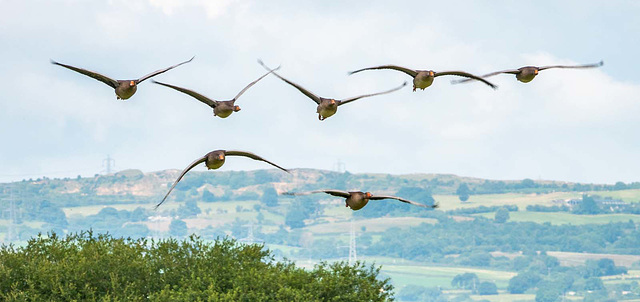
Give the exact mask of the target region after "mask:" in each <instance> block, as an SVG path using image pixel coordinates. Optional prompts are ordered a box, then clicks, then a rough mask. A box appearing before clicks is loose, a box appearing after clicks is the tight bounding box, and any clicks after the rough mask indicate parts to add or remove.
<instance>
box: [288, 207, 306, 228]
mask: <svg viewBox="0 0 640 302" xmlns="http://www.w3.org/2000/svg"><path fill="white" fill-rule="evenodd" d="M305 219H306V217H305V212H304V209H302V208H301V207H293V206H292V207H290V208H289V212H287V215H286V216H285V217H284V224H286V225H287V226H289V227H290V228H292V229H298V228H302V227H304V220H305Z"/></svg>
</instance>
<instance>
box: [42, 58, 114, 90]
mask: <svg viewBox="0 0 640 302" xmlns="http://www.w3.org/2000/svg"><path fill="white" fill-rule="evenodd" d="M51 64H55V65H59V66H62V67H64V68H68V69H71V70H73V71H75V72H79V73H81V74H84V75H86V76H89V77H92V78H94V79H96V80H98V81H100V82H102V83H105V84H107V85H109V86H111V87H112V88H114V89H115V88H116V87H118V81H116V80H114V79H112V78H110V77H108V76H105V75H101V74H99V73H97V72H93V71H91V70H86V69H82V68H78V67H73V66H71V65H66V64H62V63H58V62H56V61H54V60H51Z"/></svg>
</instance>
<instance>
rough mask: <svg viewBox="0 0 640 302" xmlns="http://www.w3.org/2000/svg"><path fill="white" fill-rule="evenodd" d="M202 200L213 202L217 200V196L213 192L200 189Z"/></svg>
mask: <svg viewBox="0 0 640 302" xmlns="http://www.w3.org/2000/svg"><path fill="white" fill-rule="evenodd" d="M202 201H204V202H215V201H218V198H217V197H216V195H215V194H213V193H211V192H210V191H209V190H203V191H202Z"/></svg>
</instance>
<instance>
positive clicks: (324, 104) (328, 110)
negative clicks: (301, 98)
mask: <svg viewBox="0 0 640 302" xmlns="http://www.w3.org/2000/svg"><path fill="white" fill-rule="evenodd" d="M258 63H260V65H262V66H263V67H264V68H266V69H267V70H270V69H269V67H267V66H266V65H264V63H262V61H260V60H258ZM273 74H274V75H275V76H277V77H278V78H280V79H281V80H283V81H285V82H287V83H288V84H289V85H291V86H293V87H295V88H296V89H298V90H299V91H300V92H302V93H303V94H304V95H306V96H307V97H308V98H310V99H311V100H313V101H314V102H316V104H318V107H317V109H316V112H317V113H318V119H319V120H321V121H324V120H325V119H327V118H329V117H330V116H332V115H334V114H336V112H337V111H338V106H342V105H344V104H348V103H351V102H353V101H355V100H358V99H361V98H365V97H370V96H376V95H381V94H386V93H390V92H394V91H396V90H398V89H400V88H402V87H404V86H405V85H407V82H404V84H402V85H400V87H396V88H393V89H391V90H387V91H383V92H378V93H372V94H365V95H361V96H356V97H352V98H348V99H343V100H336V99H331V98H323V97H320V96H317V95H315V94H313V93H312V92H310V91H309V90H307V89H305V88H303V87H302V86H300V85H298V84H296V83H294V82H291V81H289V80H287V79H285V78H283V77H281V76H280V75H279V74H277V73H275V72H274V73H273Z"/></svg>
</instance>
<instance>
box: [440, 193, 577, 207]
mask: <svg viewBox="0 0 640 302" xmlns="http://www.w3.org/2000/svg"><path fill="white" fill-rule="evenodd" d="M581 196H582V195H581V194H580V193H574V192H555V193H549V194H516V193H506V194H487V195H471V197H470V198H469V200H467V201H466V202H462V201H460V199H458V196H456V195H434V196H433V198H434V199H435V200H436V201H437V202H438V203H439V204H440V209H442V210H443V211H448V210H454V209H468V208H475V207H479V206H485V207H491V206H504V205H516V206H518V209H520V210H524V209H526V208H527V206H528V205H544V206H552V205H555V204H554V203H552V202H551V201H552V200H556V199H569V198H580V197H581Z"/></svg>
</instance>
